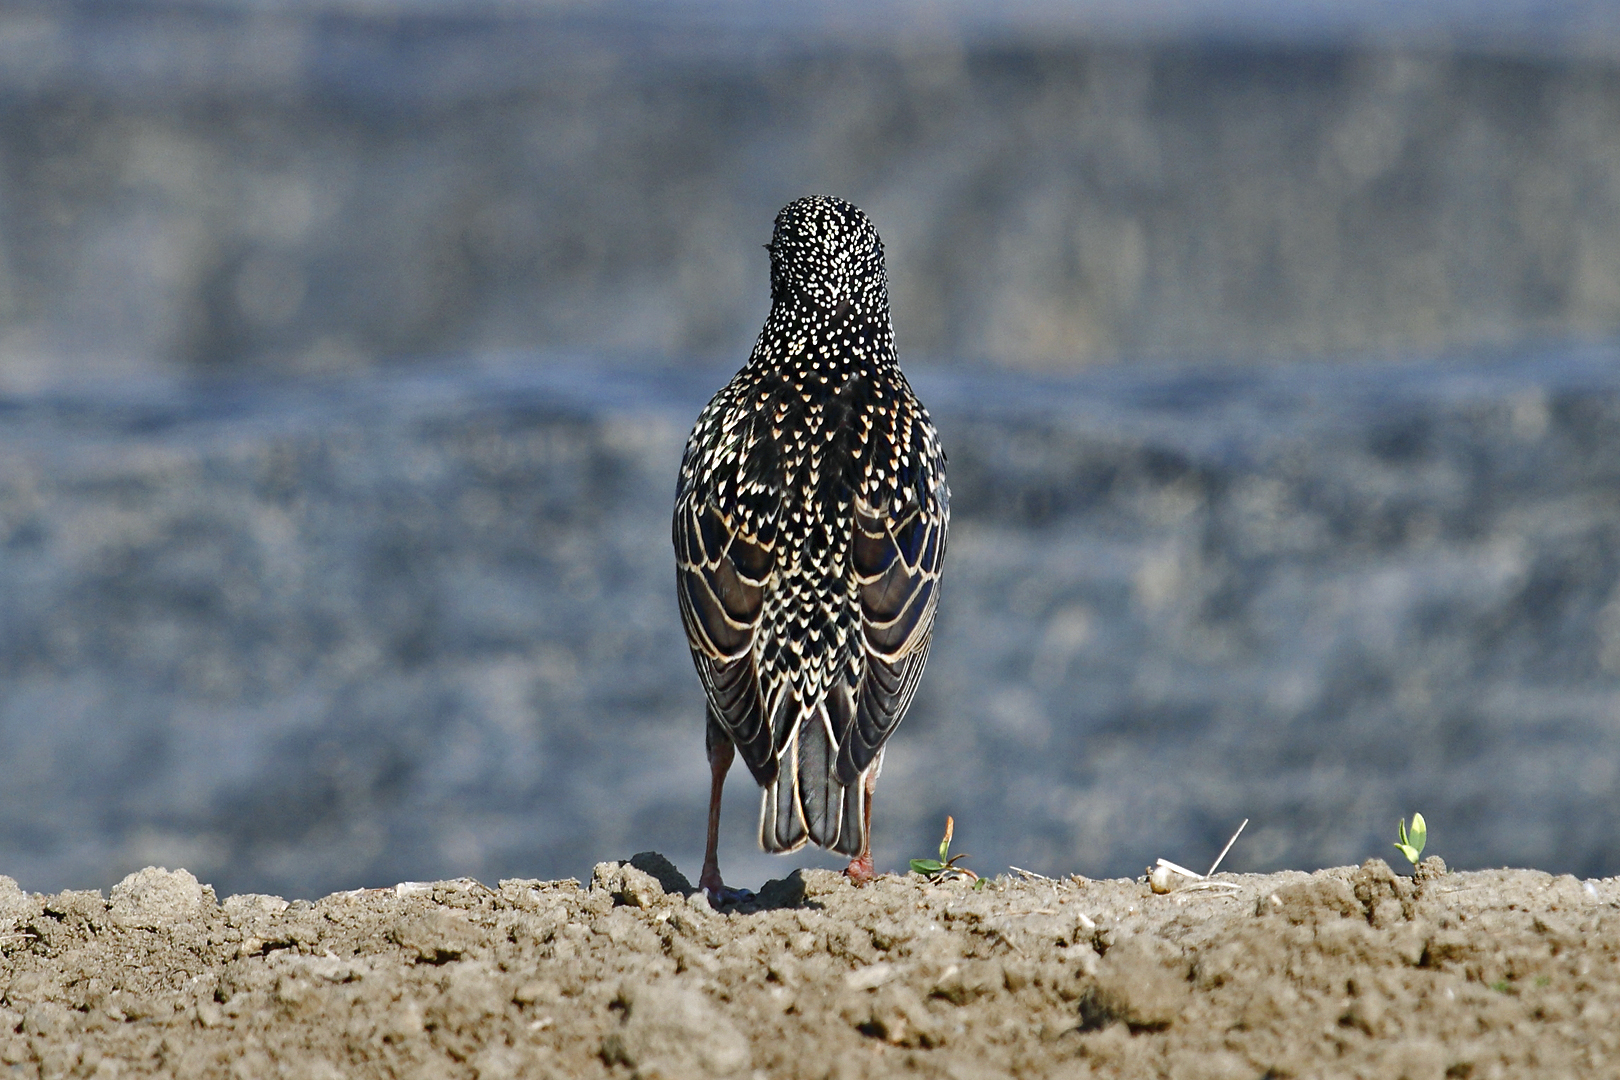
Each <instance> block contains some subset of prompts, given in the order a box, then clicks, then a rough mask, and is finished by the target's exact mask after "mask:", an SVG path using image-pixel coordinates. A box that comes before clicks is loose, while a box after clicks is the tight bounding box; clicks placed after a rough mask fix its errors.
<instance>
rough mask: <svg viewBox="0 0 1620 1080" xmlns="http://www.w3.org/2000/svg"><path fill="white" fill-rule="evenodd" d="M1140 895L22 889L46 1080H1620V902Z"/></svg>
mask: <svg viewBox="0 0 1620 1080" xmlns="http://www.w3.org/2000/svg"><path fill="white" fill-rule="evenodd" d="M1218 880H1219V881H1221V882H1223V883H1224V887H1220V888H1204V889H1198V890H1189V891H1181V892H1178V893H1172V894H1170V895H1162V896H1161V895H1154V894H1153V893H1152V892H1151V891H1149V889H1148V887H1147V886H1145V885H1143V884H1140V883H1138V882H1134V881H1128V880H1119V881H1086V880H1083V879H1079V878H1072V879H1069V880H1065V881H1062V882H1055V881H1048V880H1044V879H1042V880H1013V879H998V880H996V881H994V882H991V883H989V884H988V885H987V886H986V887H985V888H983V889H981V890H974V889H972V888H970V887H969V885H968V884H967V883H965V882H950V883H945V884H930V883H928V882H926V881H924V880H922V879H921V878H918V877H915V876H912V877H905V878H900V877H889V876H886V877H882V878H880V879H878V881H876V882H875V883H874V884H872V885H870V886H868V887H866V888H863V889H856V888H854V887H852V886H850V885H849V884H848V883H847V882H845V881H844V880H843V879H842V878H841V877H839V876H838V875H836V874H833V873H830V872H826V871H809V870H807V871H802V872H798V873H795V874H793V875H792V876H790V877H789V878H787V879H785V880H783V881H778V882H773V883H771V884H770V885H768V886H767V888H766V889H765V890H763V892H762V893H761V895H760V897H759V898H758V899H757V900H756V901H755V902H753V903H750V904H748V905H745V906H743V907H738V908H732V909H728V910H726V911H721V912H715V911H711V910H710V909H709V907H708V905H707V903H706V902H705V901H704V900H703V898H702V897H701V896H696V895H691V894H690V886H689V885H688V884H687V882H686V880H685V879H684V878H682V877H681V876H680V875H679V874H678V873H677V872H676V871H675V869H674V867H672V866H671V865H670V864H669V863H668V862H666V861H665V860H664V859H662V858H661V857H659V856H656V855H652V854H645V855H640V856H637V857H636V858H635V859H633V860H631V862H630V863H627V864H616V863H604V864H602V865H601V866H598V867H597V868H596V873H595V875H594V878H593V880H592V881H591V882H590V883H589V884H588V885H580V884H579V883H577V882H574V881H561V882H557V881H551V882H544V881H503V882H501V883H500V885H499V886H498V887H495V888H491V887H488V886H485V885H481V884H479V883H478V882H475V881H470V880H461V881H444V882H436V883H432V884H405V885H400V886H398V887H396V888H393V889H385V890H362V891H357V892H351V893H338V894H334V895H332V896H328V897H326V898H325V899H323V900H320V901H318V902H314V903H310V902H305V901H294V902H293V903H291V904H288V903H286V902H284V901H282V900H279V899H277V898H275V897H269V896H233V897H229V898H228V899H226V900H225V901H224V902H223V903H217V902H216V900H215V897H214V894H213V890H211V889H209V888H208V887H207V886H204V885H200V884H199V883H198V882H197V880H196V879H195V878H193V877H192V876H191V875H190V874H188V873H186V872H185V871H176V872H172V873H171V872H168V871H164V870H158V869H147V870H143V871H141V872H140V873H137V874H133V875H131V876H130V877H128V878H126V879H125V880H124V881H122V882H121V883H119V884H118V885H117V886H115V887H114V888H113V889H112V891H111V894H110V895H109V896H103V895H102V894H101V893H99V892H64V893H60V894H57V895H54V896H44V895H29V894H26V893H23V892H21V891H20V890H18V889H17V888H16V886H15V884H13V883H12V882H11V881H10V879H5V878H0V954H3V957H0V986H3V987H4V998H3V1006H0V1062H3V1063H4V1065H5V1067H6V1068H8V1069H9V1070H10V1072H11V1075H14V1076H21V1077H35V1076H40V1077H59V1076H97V1077H100V1076H107V1077H111V1076H148V1075H162V1076H176V1077H194V1076H195V1077H277V1076H280V1077H307V1078H311V1080H315V1078H328V1077H372V1076H376V1077H435V1078H437V1077H450V1078H460V1077H467V1078H472V1077H478V1078H481V1080H496V1078H503V1077H526V1076H535V1077H548V1076H566V1077H576V1076H577V1077H626V1078H627V1077H633V1076H639V1077H647V1078H651V1077H669V1078H682V1080H690V1078H727V1077H743V1078H753V1077H773V1078H774V1077H809V1078H817V1080H820V1078H823V1077H888V1076H911V1075H916V1076H938V1077H958V1078H969V1077H1007V1076H1014V1077H1046V1076H1060V1077H1085V1076H1107V1077H1175V1078H1177V1080H1199V1078H1211V1080H1213V1078H1223V1080H1224V1078H1233V1080H1236V1078H1244V1080H1253V1078H1257V1077H1273V1078H1275V1077H1318V1076H1319V1077H1388V1078H1392V1080H1393V1078H1398V1077H1408V1078H1411V1080H1446V1078H1468V1080H1485V1078H1495V1077H1524V1076H1536V1077H1564V1076H1568V1077H1588V1076H1591V1077H1598V1076H1615V1075H1620V881H1616V880H1615V879H1604V880H1602V881H1590V882H1585V883H1582V882H1579V881H1576V880H1575V879H1574V878H1570V877H1562V878H1555V877H1551V876H1548V875H1546V874H1542V873H1537V872H1534V871H1526V870H1501V871H1482V872H1471V873H1445V872H1444V868H1443V867H1442V866H1441V865H1440V864H1439V862H1438V860H1430V861H1429V862H1428V863H1427V864H1425V867H1424V868H1423V869H1422V870H1420V872H1419V874H1418V875H1417V878H1416V879H1413V878H1408V877H1404V876H1399V875H1396V874H1395V873H1393V872H1392V871H1391V870H1390V868H1389V867H1388V866H1387V865H1385V864H1384V863H1383V862H1380V861H1378V860H1372V861H1369V862H1368V863H1366V864H1365V865H1363V866H1361V867H1354V868H1351V867H1345V868H1339V869H1333V870H1324V871H1320V872H1318V873H1315V874H1304V873H1284V874H1272V875H1265V876H1256V875H1221V876H1220V877H1219V879H1218Z"/></svg>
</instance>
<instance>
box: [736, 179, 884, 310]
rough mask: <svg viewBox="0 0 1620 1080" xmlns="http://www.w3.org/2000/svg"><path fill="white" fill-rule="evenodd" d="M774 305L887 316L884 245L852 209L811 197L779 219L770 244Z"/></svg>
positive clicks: (790, 206) (829, 199) (857, 210)
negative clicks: (785, 303)
mask: <svg viewBox="0 0 1620 1080" xmlns="http://www.w3.org/2000/svg"><path fill="white" fill-rule="evenodd" d="M765 247H766V249H767V250H768V251H770V253H771V299H772V300H773V301H777V302H783V301H798V302H808V303H811V304H813V305H815V306H817V307H820V308H825V309H827V310H829V311H836V310H838V309H840V308H842V307H845V306H847V305H854V306H856V307H857V308H862V309H865V310H867V311H879V310H882V311H887V309H888V281H887V278H886V277H885V274H884V270H883V241H882V240H881V239H880V238H879V237H878V233H877V229H876V228H874V227H873V225H872V222H871V220H870V219H869V218H868V217H867V216H866V215H865V214H864V213H862V212H861V210H860V208H859V207H857V206H855V205H854V204H853V203H847V202H845V201H844V200H843V199H838V198H834V197H833V196H831V195H810V196H807V197H805V198H803V199H798V200H795V201H794V202H790V203H788V204H787V205H786V206H784V207H783V208H782V212H781V213H780V214H777V215H776V228H775V230H774V231H773V232H772V233H771V242H770V243H769V244H766V245H765Z"/></svg>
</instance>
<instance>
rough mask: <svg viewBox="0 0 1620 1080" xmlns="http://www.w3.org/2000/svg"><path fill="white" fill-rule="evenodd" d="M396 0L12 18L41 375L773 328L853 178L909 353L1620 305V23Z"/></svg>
mask: <svg viewBox="0 0 1620 1080" xmlns="http://www.w3.org/2000/svg"><path fill="white" fill-rule="evenodd" d="M1431 6H1433V5H1431ZM685 7H686V8H688V9H696V10H699V11H701V10H703V8H702V6H701V5H686V6H685ZM367 10H368V9H367V8H365V7H355V6H348V7H345V6H342V5H338V4H335V3H334V4H332V5H327V6H321V5H293V4H287V5H269V6H251V5H245V4H244V5H236V4H224V3H218V4H198V5H193V6H182V5H165V4H141V5H102V4H69V5H61V6H55V7H32V8H29V7H24V8H21V9H17V10H13V11H8V12H6V13H0V59H3V60H4V61H5V62H3V63H0V102H3V109H0V327H3V330H0V386H10V387H12V388H26V387H30V386H38V385H42V384H47V383H53V382H59V381H62V380H74V379H80V378H86V377H92V378H93V377H96V376H100V375H106V374H112V373H154V372H156V373H176V372H181V373H189V372H198V371H209V372H216V371H241V370H268V371H286V372H293V371H311V370H316V371H325V370H332V369H350V368H354V367H357V366H363V365H368V364H372V363H377V362H380V361H388V360H394V359H398V358H401V357H420V356H443V355H446V354H462V353H468V352H473V353H488V352H491V351H502V350H537V349H538V350H557V349H577V348H588V349H590V350H592V351H593V352H595V353H597V354H604V353H606V354H608V355H614V356H616V357H617V358H618V361H617V362H627V361H629V360H632V359H634V358H636V357H645V356H647V355H650V354H656V355H664V356H669V355H679V356H686V357H697V358H708V359H714V358H718V357H727V358H735V357H740V356H741V355H743V354H744V353H745V352H746V350H747V348H748V346H749V344H750V343H751V340H752V335H753V334H754V333H755V332H756V331H757V327H758V324H759V322H760V319H761V315H762V312H763V308H764V305H765V256H764V253H763V252H762V251H761V250H760V247H759V245H760V244H761V243H763V241H764V240H765V239H766V237H767V236H768V233H769V228H770V222H771V219H772V217H773V215H774V213H775V211H776V209H777V208H778V207H780V206H781V205H782V204H783V203H785V202H787V201H788V200H789V199H791V198H794V197H796V196H798V195H801V194H805V193H809V192H814V191H826V192H833V193H837V194H841V195H844V196H846V197H849V198H851V199H853V200H855V201H856V202H858V203H859V204H861V205H862V206H864V207H865V208H867V209H868V210H869V211H870V212H871V213H872V214H873V215H874V217H875V218H876V220H877V223H878V225H879V227H880V229H881V230H882V232H883V234H884V237H885V239H886V240H887V243H888V246H889V250H890V252H891V261H892V275H893V279H894V296H895V305H896V312H897V319H898V324H899V333H900V340H901V345H902V348H903V350H904V352H905V354H906V355H908V356H912V357H918V356H926V357H934V358H946V359H950V360H953V361H991V362H995V363H1000V364H1011V365H1018V366H1028V367H1039V368H1047V369H1070V368H1074V367H1076V366H1081V365H1087V364H1093V363H1096V362H1100V361H1109V360H1118V359H1125V358H1141V357H1171V358H1177V359H1213V360H1223V361H1231V362H1239V363H1246V362H1252V361H1253V360H1255V359H1257V358H1281V357H1292V356H1298V355H1301V354H1318V353H1340V352H1349V351H1365V350H1375V351H1386V352H1394V351H1400V350H1411V349H1433V348H1435V347H1438V346H1443V345H1454V344H1459V343H1461V344H1477V343H1503V342H1511V341H1517V340H1524V339H1526V338H1542V337H1547V336H1570V335H1573V336H1603V335H1607V334H1610V333H1613V332H1615V330H1616V329H1617V328H1620V73H1617V67H1616V65H1615V64H1614V63H1613V62H1612V61H1610V60H1609V59H1606V58H1605V57H1604V56H1602V55H1597V56H1592V55H1587V56H1584V57H1577V56H1572V55H1570V54H1569V53H1568V52H1556V51H1547V50H1542V51H1539V52H1538V51H1534V50H1526V49H1523V48H1520V49H1511V48H1507V47H1499V48H1495V49H1494V50H1484V51H1478V50H1476V51H1471V52H1470V51H1459V50H1456V49H1449V48H1445V47H1442V46H1440V45H1438V44H1435V43H1433V42H1425V43H1420V45H1418V46H1401V45H1399V44H1395V45H1388V44H1386V45H1377V44H1366V43H1361V44H1356V43H1349V44H1347V43H1345V42H1343V41H1330V40H1308V41H1305V42H1303V43H1301V42H1298V41H1293V42H1290V41H1267V40H1264V39H1261V38H1250V39H1243V40H1224V41H1220V40H1216V41H1209V40H1205V41H1196V40H1181V39H1171V40H1160V41H1136V42H1134V43H1133V42H1132V41H1130V40H1124V39H1122V38H1121V37H1120V36H1119V35H1115V36H1114V37H1113V38H1112V39H1109V38H1107V37H1106V36H1105V37H1103V38H1102V39H1101V40H1100V41H1099V40H1098V37H1097V35H1092V36H1090V37H1087V36H1085V35H1083V34H1080V33H1078V32H1077V31H1074V30H1073V29H1072V28H1071V29H1069V30H1062V28H1059V29H1058V30H1053V29H1051V28H1050V27H1047V28H1044V29H1043V28H1041V27H1039V26H1037V27H1035V28H1034V29H1027V28H1026V30H1025V31H1023V32H1017V28H1016V27H1013V28H1011V29H1009V28H1007V27H1001V28H1000V29H999V30H998V31H997V32H994V33H992V32H989V31H981V32H972V31H971V28H967V29H961V30H960V31H957V32H953V31H951V30H950V28H949V27H946V29H945V31H942V32H939V33H934V34H932V35H924V36H916V35H913V36H910V37H907V36H904V35H896V34H883V33H870V34H853V33H846V34H843V35H841V36H840V35H832V34H831V32H830V31H828V32H825V33H822V34H821V35H820V36H816V35H806V34H794V33H791V32H788V31H785V30H783V28H781V27H780V26H770V27H765V28H763V29H761V28H757V27H756V28H753V29H750V30H748V31H747V32H746V33H745V32H742V31H739V32H736V33H732V34H730V35H727V34H725V33H722V32H718V31H715V32H709V33H706V32H704V27H703V26H702V25H698V26H697V28H696V29H693V28H692V27H690V26H686V24H683V23H679V22H676V23H674V24H672V25H665V24H662V23H657V22H652V23H649V22H647V21H646V19H642V20H641V21H636V20H635V19H631V18H629V17H628V16H622V17H620V18H618V19H617V21H615V19H614V18H613V17H611V16H612V14H613V12H615V11H619V12H621V15H622V13H623V12H624V11H627V10H628V11H641V10H643V9H642V8H635V7H629V8H626V7H625V6H624V5H618V6H614V5H601V6H590V5H561V6H559V7H556V8H547V9H534V8H524V7H497V8H491V7H474V8H469V9H466V10H467V11H471V12H473V13H472V14H466V13H464V12H463V11H462V9H459V8H456V7H452V6H449V5H438V4H426V5H421V6H415V7H412V6H404V5H399V6H388V5H384V6H381V7H378V8H376V9H374V10H373V13H372V14H369V15H368V14H366V11H367ZM672 10H675V11H679V10H682V8H681V6H680V5H677V6H676V7H675V8H674V9H672ZM807 10H814V9H807ZM592 12H598V14H597V15H595V16H594V17H593V16H592ZM722 14H724V12H722ZM682 27H685V29H684V30H683V29H682Z"/></svg>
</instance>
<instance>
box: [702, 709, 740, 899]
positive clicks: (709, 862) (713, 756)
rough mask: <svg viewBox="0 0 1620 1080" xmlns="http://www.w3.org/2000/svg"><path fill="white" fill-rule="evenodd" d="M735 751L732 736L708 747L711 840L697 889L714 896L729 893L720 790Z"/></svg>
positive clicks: (705, 851) (724, 784)
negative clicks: (723, 871) (722, 845)
mask: <svg viewBox="0 0 1620 1080" xmlns="http://www.w3.org/2000/svg"><path fill="white" fill-rule="evenodd" d="M735 753H736V751H735V750H734V749H733V747H732V745H731V740H730V739H718V740H716V741H715V742H714V743H713V744H712V745H710V747H709V842H708V846H707V847H705V848H704V850H703V873H702V874H701V875H700V876H699V877H698V888H700V889H702V890H703V891H704V892H706V893H708V894H709V895H710V896H711V897H715V898H719V897H721V896H723V895H724V894H725V892H726V886H725V883H724V882H723V881H721V880H720V793H721V791H723V790H724V789H725V786H726V770H728V769H730V768H731V759H732V756H733V755H734V754H735Z"/></svg>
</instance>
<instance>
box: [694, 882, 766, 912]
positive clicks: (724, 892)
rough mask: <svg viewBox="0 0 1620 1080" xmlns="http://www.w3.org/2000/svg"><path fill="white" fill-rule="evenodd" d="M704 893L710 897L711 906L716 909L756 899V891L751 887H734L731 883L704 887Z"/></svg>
mask: <svg viewBox="0 0 1620 1080" xmlns="http://www.w3.org/2000/svg"><path fill="white" fill-rule="evenodd" d="M703 895H704V896H707V897H708V898H709V906H710V907H712V908H714V909H715V910H716V911H719V910H720V909H721V908H723V907H727V906H728V905H731V904H746V903H747V902H748V901H750V900H752V899H754V893H753V891H752V890H751V889H733V888H732V887H731V886H730V885H720V886H717V887H715V888H712V889H704V890H703Z"/></svg>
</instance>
